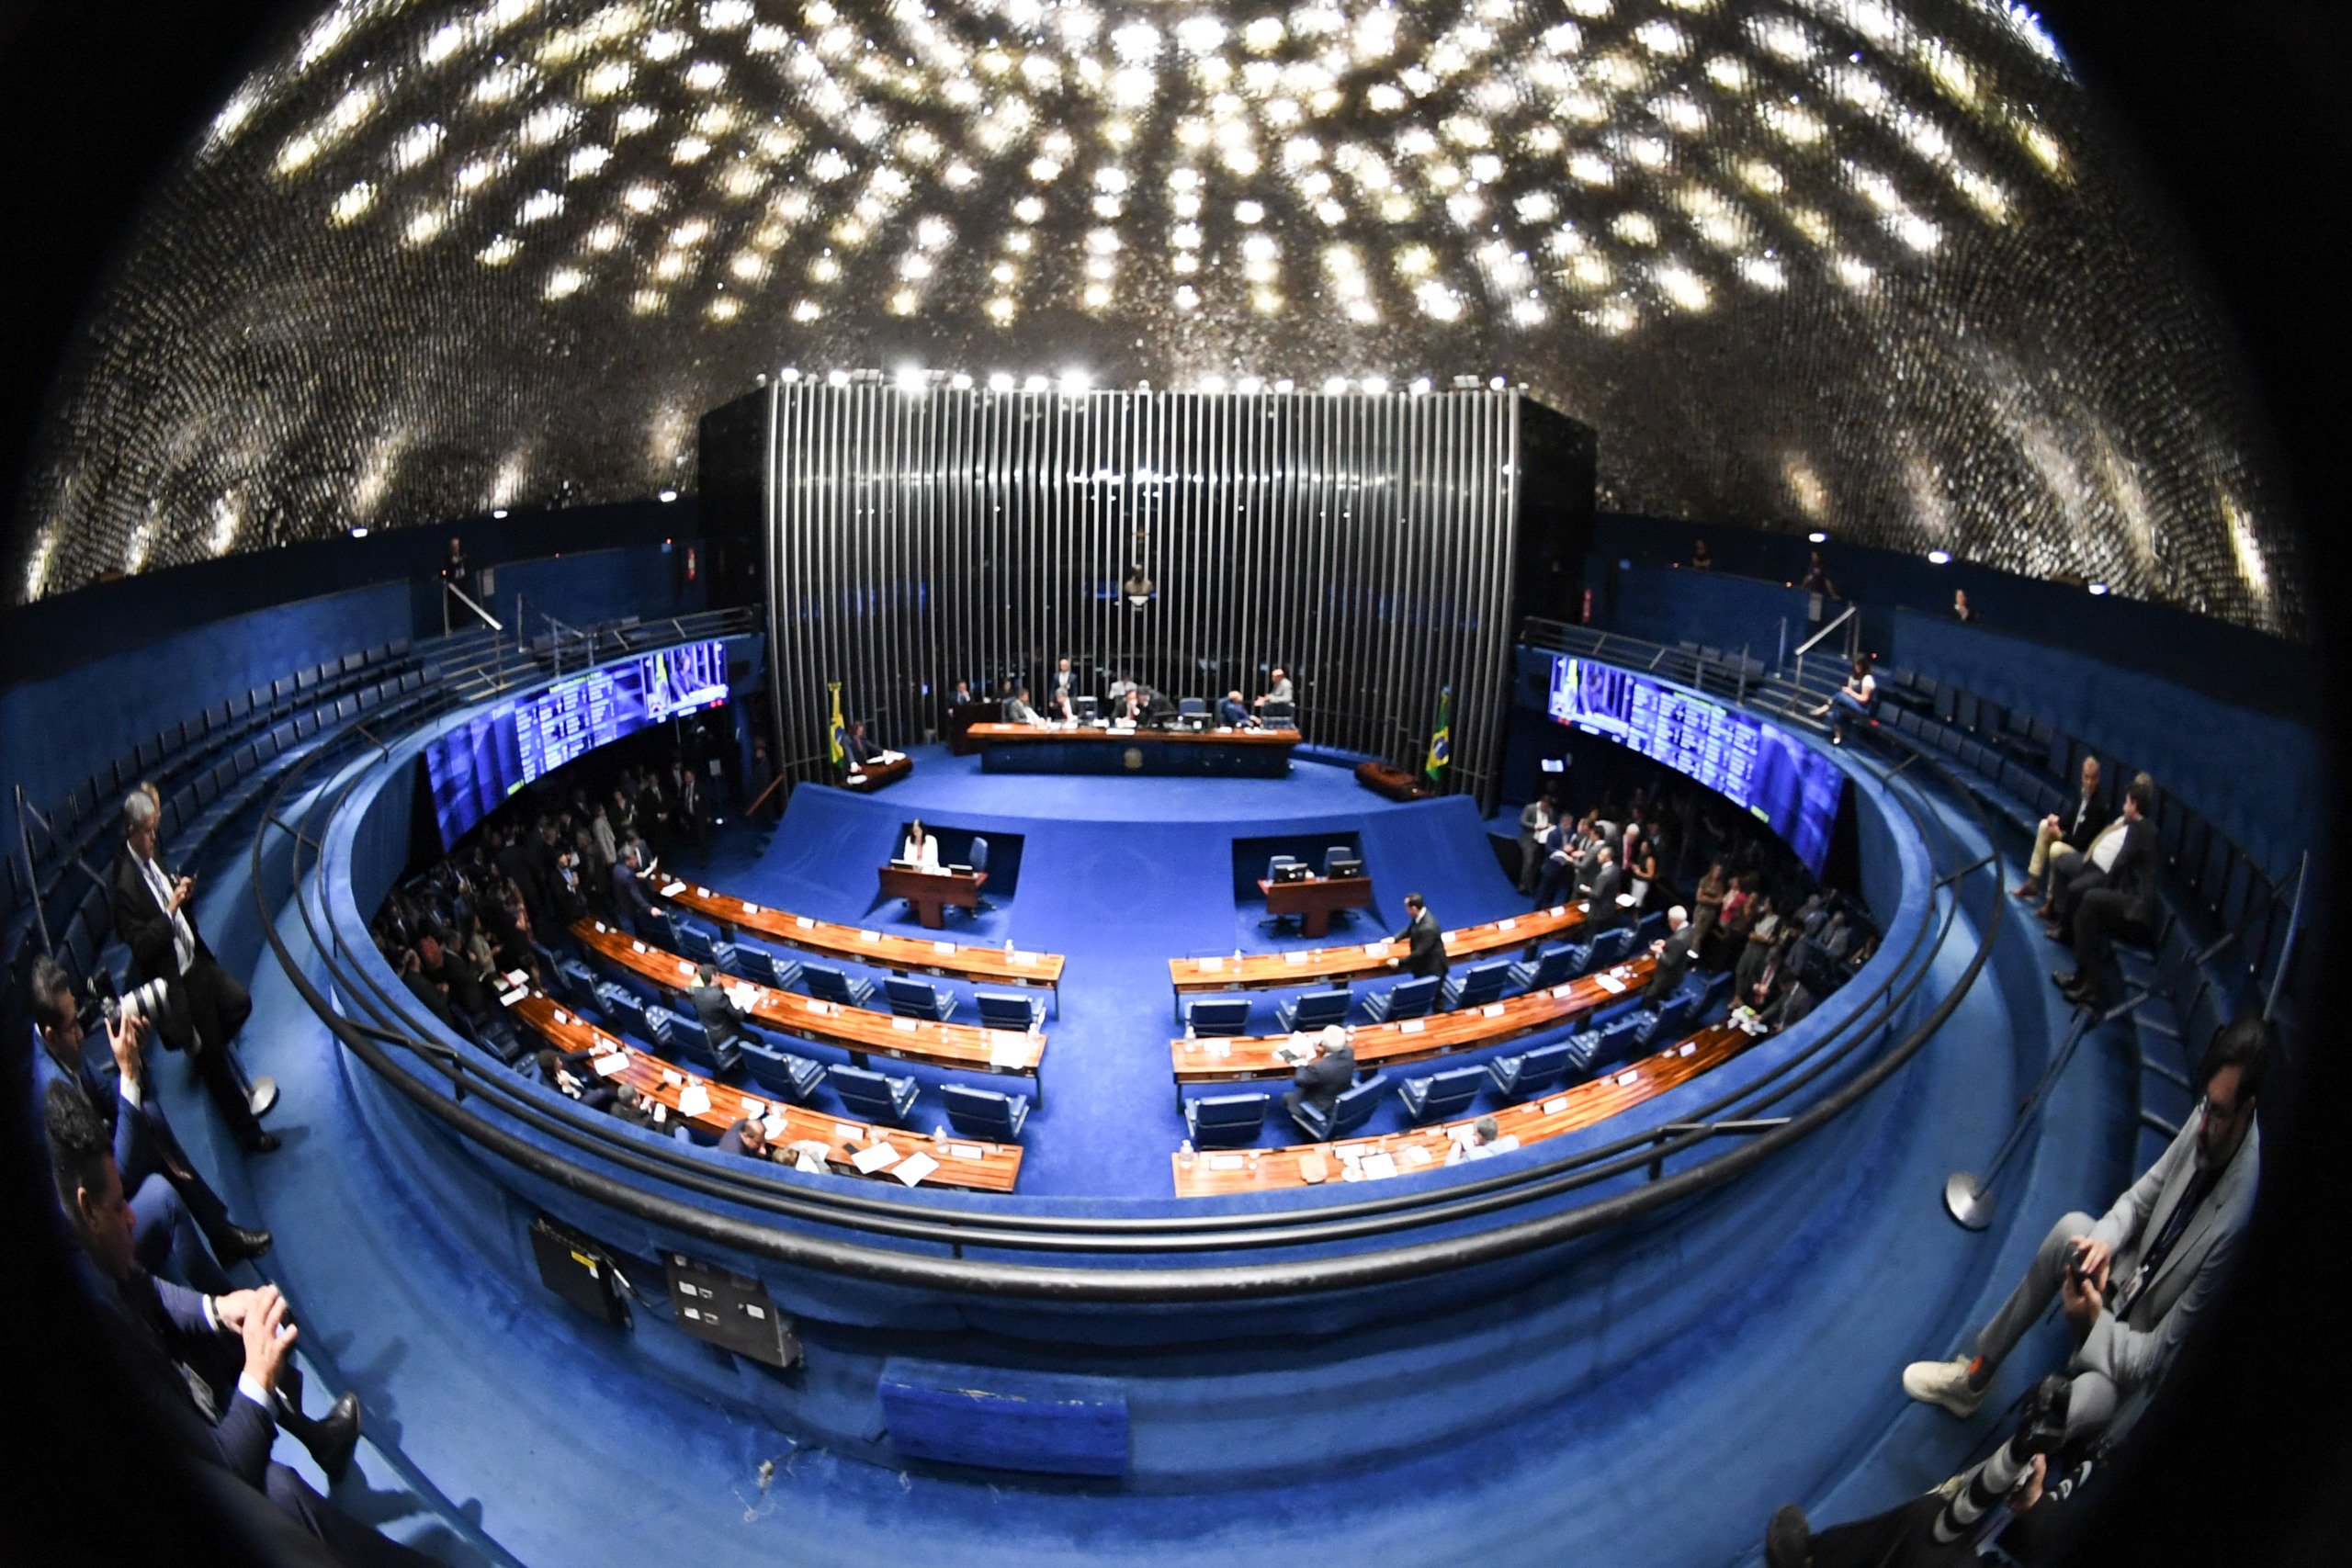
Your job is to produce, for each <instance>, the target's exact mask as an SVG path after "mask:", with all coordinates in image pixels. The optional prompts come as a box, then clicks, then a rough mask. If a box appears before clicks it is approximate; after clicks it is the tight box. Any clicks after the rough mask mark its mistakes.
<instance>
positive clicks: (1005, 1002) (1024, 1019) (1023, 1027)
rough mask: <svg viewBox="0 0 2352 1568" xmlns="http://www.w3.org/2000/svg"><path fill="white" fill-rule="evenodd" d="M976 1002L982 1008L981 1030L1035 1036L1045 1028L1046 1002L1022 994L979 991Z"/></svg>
mask: <svg viewBox="0 0 2352 1568" xmlns="http://www.w3.org/2000/svg"><path fill="white" fill-rule="evenodd" d="M972 999H973V1000H974V1001H975V1002H977V1003H978V1004H979V1009H980V1027H981V1028H983V1029H1010V1030H1014V1031H1017V1032H1021V1033H1023V1034H1034V1033H1035V1032H1037V1031H1038V1030H1039V1029H1042V1028H1043V1027H1045V1022H1046V998H1043V997H1032V996H1027V995H1023V994H1021V993H1018V992H1006V991H975V992H973V993H972Z"/></svg>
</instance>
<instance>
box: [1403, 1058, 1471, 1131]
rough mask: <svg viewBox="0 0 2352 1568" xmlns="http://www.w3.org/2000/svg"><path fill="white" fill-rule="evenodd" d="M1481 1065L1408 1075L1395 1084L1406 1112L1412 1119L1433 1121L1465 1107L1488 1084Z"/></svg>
mask: <svg viewBox="0 0 2352 1568" xmlns="http://www.w3.org/2000/svg"><path fill="white" fill-rule="evenodd" d="M1486 1087H1487V1069H1486V1068H1484V1067H1448V1068H1447V1069H1446V1070H1445V1071H1443V1072H1442V1073H1430V1074H1428V1075H1427V1076H1425V1077H1417V1078H1407V1079H1405V1080H1404V1082H1402V1083H1400V1084H1398V1085H1397V1099H1398V1100H1401V1101H1403V1103H1404V1106H1405V1114H1406V1115H1408V1116H1409V1117H1411V1118H1412V1119H1413V1120H1414V1121H1415V1122H1436V1121H1441V1120H1442V1119H1443V1118H1445V1117H1448V1116H1452V1115H1453V1114H1454V1113H1455V1112H1456V1111H1462V1110H1464V1109H1465V1108H1467V1107H1468V1105H1469V1103H1470V1102H1471V1101H1472V1100H1476V1099H1477V1098H1478V1091H1479V1090H1480V1089H1485V1088H1486Z"/></svg>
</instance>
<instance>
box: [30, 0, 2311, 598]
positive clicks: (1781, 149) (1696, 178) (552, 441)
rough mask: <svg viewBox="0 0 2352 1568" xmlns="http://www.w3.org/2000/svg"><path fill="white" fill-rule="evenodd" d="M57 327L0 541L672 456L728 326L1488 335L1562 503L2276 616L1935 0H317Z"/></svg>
mask: <svg viewBox="0 0 2352 1568" xmlns="http://www.w3.org/2000/svg"><path fill="white" fill-rule="evenodd" d="M87 343H88V346H87V349H86V352H85V355H83V357H82V358H81V359H80V360H79V361H78V362H77V363H75V364H74V365H72V366H70V367H67V369H66V372H65V377H66V378H65V380H64V382H63V384H62V389H61V393H60V398H59V403H58V411H59V412H58V414H57V418H56V422H55V423H54V424H53V426H52V427H51V430H50V432H49V433H48V435H47V438H46V440H47V445H46V447H45V450H44V457H43V461H42V463H41V465H40V468H38V469H37V471H36V475H35V479H34V481H33V484H32V487H31V490H30V491H29V493H28V495H27V496H26V497H25V499H24V512H23V517H22V527H21V529H20V531H19V535H18V545H17V549H18V557H17V572H16V576H15V580H14V581H15V583H16V587H17V592H18V593H19V594H20V595H24V596H28V597H29V596H38V595H40V594H43V593H51V592H60V591H62V590H64V589H67V588H71V587H73V586H75V585H77V584H79V583H82V582H85V581H89V580H91V579H92V578H94V577H96V576H97V575H98V574H100V573H102V572H105V571H107V570H125V571H137V570H142V569H145V568H151V567H156V566H162V565H167V564H172V563H175V562H180V561H187V560H192V559H197V558H203V557H206V556H212V555H220V554H223V553H227V552H232V551H236V550H245V549H254V548H261V547H267V546H269V545H272V544H277V543H280V542H283V541H286V540H288V539H293V538H300V537H309V536H319V535H324V534H331V533H334V532H337V531H340V530H343V529H345V528H347V527H349V526H351V525H354V524H361V523H364V524H367V525H371V526H377V527H382V526H398V525H409V524H418V523H425V522H431V521H436V520H440V519H444V518H448V517H452V516H459V515H465V514H469V513H477V512H479V511H481V510H483V509H485V508H489V507H493V506H502V505H509V504H561V503H569V502H593V501H605V500H614V499H619V498H624V497H628V496H636V495H642V494H645V493H647V492H649V491H654V490H657V489H660V488H663V487H667V486H672V485H676V486H680V487H690V486H691V484H692V481H693V474H692V458H693V436H694V429H695V418H696V417H697V415H698V414H699V413H700V412H702V411H703V410H704V409H705V408H707V407H708V406H711V405H713V404H715V403H717V402H718V401H721V400H725V399H727V398H729V397H731V396H733V395H735V394H736V393H738V392H740V391H741V389H743V388H744V387H745V386H746V385H748V384H749V382H750V379H751V378H752V375H753V374H754V373H756V372H760V371H763V370H774V369H775V368H778V367H783V366H786V365H792V366H795V367H800V368H803V369H806V370H809V371H812V372H814V371H821V370H827V369H831V368H834V367H867V366H870V367H880V368H883V369H886V370H893V371H895V370H897V369H899V367H905V366H922V367H933V368H938V369H947V370H953V371H957V372H963V373H968V374H970V375H972V376H974V377H976V378H980V379H981V380H982V382H983V384H985V383H986V381H987V379H988V378H990V377H991V376H995V377H1000V378H1016V379H1018V380H1020V381H1025V380H1026V379H1027V378H1030V377H1033V376H1045V377H1051V378H1055V379H1056V380H1057V381H1058V380H1059V379H1060V378H1063V377H1064V376H1065V375H1066V374H1068V373H1070V372H1077V373H1079V374H1080V376H1082V377H1085V378H1091V381H1092V382H1093V384H1095V385H1110V384H1130V383H1133V382H1135V381H1136V380H1138V379H1146V378H1148V380H1149V381H1150V382H1151V383H1152V384H1153V385H1155V386H1160V387H1170V386H1173V387H1187V386H1192V387H1215V386H1217V385H1219V384H1224V385H1228V386H1232V387H1235V388H1242V387H1247V386H1250V385H1253V384H1254V385H1256V386H1257V387H1259V388H1261V389H1263V391H1264V393H1265V395H1268V396H1283V395H1288V396H1326V395H1334V392H1335V390H1336V389H1339V388H1340V386H1341V384H1342V383H1344V384H1345V385H1347V386H1350V387H1362V386H1363V385H1365V384H1366V383H1367V382H1371V381H1377V382H1380V383H1385V384H1386V385H1389V386H1393V387H1406V386H1408V385H1410V384H1411V383H1412V382H1413V381H1415V380H1416V379H1417V378H1432V379H1433V380H1434V382H1435V383H1436V384H1437V385H1439V386H1444V385H1447V384H1449V382H1450V381H1451V378H1453V377H1455V376H1459V375H1475V376H1476V377H1477V378H1479V379H1480V380H1482V381H1483V380H1485V379H1486V378H1489V377H1491V376H1497V375H1499V376H1502V377H1504V378H1508V379H1510V380H1511V381H1515V382H1523V383H1525V384H1526V385H1527V386H1528V388H1529V389H1530V390H1531V391H1532V393H1533V394H1534V395H1535V396H1536V397H1538V398H1540V399H1542V400H1544V401H1546V402H1548V403H1551V404H1553V405H1554V406H1555V407H1558V408H1560V409H1562V410H1564V411H1566V412H1569V413H1572V414H1574V415H1576V416H1577V417H1578V418H1580V419H1583V420H1585V421H1588V422H1589V423H1592V424H1593V425H1595V426H1596V427H1597V428H1598V429H1599V430H1600V433H1601V475H1602V486H1603V497H1602V499H1603V502H1604V504H1608V505H1611V506H1614V507H1618V508H1622V509H1624V510H1629V511H1640V512H1646V513H1658V514H1664V515H1677V516H1690V517H1703V518H1716V519H1727V520H1736V521H1747V522H1754V523H1759V524H1764V525H1772V526H1778V527H1782V528H1790V529H1812V528H1828V529H1831V530H1833V531H1835V532H1836V533H1837V534H1838V535H1839V536H1845V537H1850V538H1855V539H1860V540H1863V541H1866V542H1869V543H1872V544H1878V545H1885V546H1890V547H1896V548H1905V549H1918V550H1927V549H1930V548H1942V549H1948V550H1950V551H1951V552H1952V553H1953V554H1954V555H1956V556H1959V557H1962V558H1969V559H1974V560H1980V561H1984V562H1986V563H1989V564H1992V565H1996V566H2000V567H2004V568H2007V569H2010V570H2018V571H2024V572H2030V573H2034V574H2038V575H2043V576H2063V575H2069V574H2071V575H2073V576H2076V577H2079V578H2081V579H2083V580H2084V581H2101V582H2105V583H2108V584H2110V585H2112V586H2113V587H2114V589H2115V590H2116V591H2118V592H2124V593H2131V594H2137V595H2142V596H2145V597H2151V598H2158V599H2165V600H2170V601H2173V602H2176V603H2179V604H2187V605H2189V606H2191V607H2195V608H2199V609H2203V610H2206V611H2208V612H2211V613H2212V614H2216V615H2226V616H2228V617H2231V618H2233V619H2236V620H2240V621H2245V622H2248V623H2251V624H2256V625H2260V626H2269V627H2272V628H2275V629H2279V630H2283V631H2288V632H2290V633H2300V632H2301V631H2302V630H2303V623H2304V604H2303V600H2302V597H2301V589H2300V587H2299V584H2298V582H2297V574H2296V569H2295V568H2296V563H2295V561H2294V559H2293V557H2292V553H2291V552H2292V544H2291V539H2290V531H2289V529H2288V527H2287V526H2286V525H2285V522H2284V520H2283V519H2281V518H2279V517H2278V516H2276V515H2275V514H2274V508H2275V505H2276V503H2275V502H2274V501H2273V499H2272V495H2271V491H2270V489H2269V488H2268V487H2267V485H2266V482H2265V479H2264V478H2263V476H2262V473H2261V463H2260V461H2259V460H2258V458H2257V457H2256V453H2257V451H2258V449H2259V442H2258V438H2257V437H2256V435H2255V434H2254V433H2252V432H2250V431H2249V430H2248V428H2247V427H2246V422H2245V415H2244V413H2243V412H2242V411H2241V407H2240V403H2239V389H2238V387H2237V384H2236V381H2235V378H2234V373H2233V369H2232V367H2231V364H2230V361H2229V357H2228V354H2227V351H2226V350H2225V349H2224V348H2223V347H2222V343H2221V340H2220V336H2219V333H2218V331H2217V329H2216V327H2215V324H2214V322H2213V320H2212V318H2211V315H2210V313H2209V312H2208V311H2207V310H2205V309H2204V308H2203V307H2202V306H2201V305H2200V304H2199V301H2198V300H2197V299H2196V298H2195V297H2194V294H2193V292H2192V290H2191V289H2190V288H2189V287H2188V283H2187V282H2186V280H2185V278H2184V276H2183V272H2182V269H2181V268H2180V267H2179V266H2178V265H2176V263H2175V262H2174V260H2173V258H2172V254H2171V247H2170V241H2169V237H2168V235H2167V232H2166V231H2165V228H2164V226H2163V224H2162V223H2161V221H2160V220H2158V219H2157V218H2155V217H2154V215H2153V214H2152V213H2151V212H2150V211H2149V210H2148V209H2146V207H2145V206H2144V205H2143V201H2142V199H2141V197H2140V195H2139V192H2138V187H2137V186H2136V185H2135V184H2134V183H2133V181H2132V180H2131V177H2130V176H2129V175H2128V174H2126V173H2123V172H2121V171H2120V170H2119V169H2118V166H2117V164H2116V162H2115V159H2114V157H2113V156H2112V155H2111V153H2110V152H2109V151H2108V150H2107V149H2105V148H2104V147H2103V146H2102V145H2101V143H2100V141H2099V135H2098V130H2097V128H2096V123H2095V120H2094V118H2093V117H2092V116H2091V115H2090V114H2089V113H2088V111H2087V108H2086V105H2085V103H2084V102H2083V96H2082V93H2081V90H2080V89H2079V88H2078V86H2077V85H2075V82H2074V81H2073V79H2072V78H2071V76H2070V74H2069V73H2068V71H2067V68H2066V65H2065V63H2064V59H2063V57H2062V56H2061V54H2060V53H2059V51H2058V50H2057V48H2056V46H2055V45H2054V44H2053V43H2052V40H2051V39H2049V38H2048V37H2046V36H2045V35H2044V34H2043V33H2042V32H2041V29H2040V28H2039V26H2038V24H2036V23H2035V22H2034V21H2033V20H2032V18H2031V17H2030V14H2029V13H2027V12H2025V11H2024V10H2023V9H2022V8H2020V7H2009V6H2001V5H1997V4H1989V3H1985V0H1902V3H1896V0H1776V3H1773V4H1733V3H1731V0H1430V3H1426V4H1410V3H1403V0H1395V3H1390V4H1378V3H1374V0H1309V3H1307V4H1304V5H1299V6H1293V7H1290V8H1283V7H1282V6H1278V5H1273V4H1246V3H1242V4H1237V3H1231V0H1227V3H1226V4H1181V3H1168V4H1160V3H1154V0H1128V3H1126V4H1100V5H1096V4H1061V5H1048V4H1043V3H1041V0H972V3H970V4H967V5H965V6H948V5H944V4H939V5H933V6H925V5H923V4H921V3H920V0H634V3H622V4H610V3H605V0H471V3H469V4H454V5H453V4H433V3H430V0H345V4H342V5H340V6H335V7H334V9H332V10H330V11H328V12H327V13H326V14H325V15H323V16H322V17H320V18H319V19H318V20H317V21H316V22H315V23H314V24H313V25H311V27H310V28H308V29H307V30H306V31H304V32H302V33H301V34H300V36H299V38H297V39H291V40H289V42H288V46H287V47H286V49H285V50H284V51H283V53H282V55H281V57H280V58H278V59H277V60H276V61H275V62H273V63H271V64H269V65H267V66H266V68H264V69H263V70H261V71H260V72H258V73H256V74H255V75H254V76H253V77H252V78H251V79H250V80H249V81H247V82H246V83H244V84H243V86H241V87H240V88H239V90H238V91H237V92H236V94H235V95H234V96H233V97H232V99H231V101H230V102H229V103H228V104H227V105H226V106H225V107H223V108H222V109H221V111H220V114H219V116H218V118H216V119H215V120H214V121H213V123H212V125H211V126H210V128H209V130H208V131H207V132H206V133H205V134H204V135H203V136H202V137H201V138H200V141H199V144H198V145H197V146H195V147H193V148H191V149H190V150H189V152H188V154H187V158H186V160H185V162H184V164H183V165H182V166H181V167H180V168H178V169H177V170H176V171H175V173H174V174H173V175H172V176H171V177H170V178H169V179H168V181H167V182H166V184H165V186H164V188H163V189H162V191H161V192H160V194H159V195H158V196H157V197H156V198H155V200H154V202H153V209H152V211H151V213H150V214H149V215H148V217H147V219H146V220H145V222H144V225H143V228H142V230H141V237H140V241H139V243H138V244H137V245H136V246H135V248H134V251H133V253H132V254H131V255H130V257H129V258H128V260H127V261H126V263H125V265H124V266H123V269H122V272H121V275H120V276H119V279H118V280H117V281H116V283H115V284H114V286H113V287H112V288H111V289H110V291H109V292H108V293H107V296H106V298H105V300H104V302H103V304H102V305H101V307H100V309H99V310H98V312H97V316H96V321H95V322H94V324H93V331H92V333H91V334H90V336H89V338H88V340H87ZM1338 395H1345V394H1344V393H1343V392H1340V393H1339V394H1338Z"/></svg>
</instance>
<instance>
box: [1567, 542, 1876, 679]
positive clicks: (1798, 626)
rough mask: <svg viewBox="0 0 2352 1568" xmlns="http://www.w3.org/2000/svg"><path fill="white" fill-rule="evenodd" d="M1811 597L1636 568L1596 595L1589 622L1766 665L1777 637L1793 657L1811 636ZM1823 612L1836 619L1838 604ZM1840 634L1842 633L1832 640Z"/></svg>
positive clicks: (1773, 586)
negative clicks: (1742, 653)
mask: <svg viewBox="0 0 2352 1568" xmlns="http://www.w3.org/2000/svg"><path fill="white" fill-rule="evenodd" d="M1600 575H1601V574H1600V573H1598V572H1596V573H1595V576H1596V578H1599V577H1600ZM1812 597H1813V596H1812V595H1811V594H1809V593H1804V592H1800V591H1798V590H1797V589H1794V588H1787V587H1783V586H1782V585H1781V584H1780V583H1777V582H1763V581H1758V580H1756V579H1754V578H1749V577H1727V576H1718V575H1716V574H1715V573H1713V572H1706V571H1679V570H1674V569H1673V568H1671V567H1656V568H1645V567H1639V566H1637V567H1634V568H1633V569H1631V570H1620V571H1619V572H1618V573H1617V581H1616V590H1615V592H1614V593H1613V595H1612V594H1606V593H1604V594H1600V595H1596V607H1595V613H1594V620H1595V622H1596V623H1597V624H1598V625H1600V626H1601V627H1602V628H1603V629H1605V630H1609V631H1617V632H1623V633H1624V634H1625V635H1626V636H1628V637H1645V638H1647V639H1648V640H1649V641H1651V642H1662V643H1666V644H1668V645H1672V644H1674V643H1678V642H1695V643H1697V644H1699V645H1700V646H1701V647H1702V648H1714V649H1722V650H1723V651H1724V652H1725V653H1736V652H1738V651H1739V649H1741V648H1742V647H1743V646H1745V647H1746V648H1747V651H1748V653H1749V654H1750V655H1751V656H1752V657H1754V658H1757V659H1760V660H1763V661H1764V662H1765V664H1766V665H1767V666H1770V665H1772V664H1775V663H1777V662H1779V660H1780V656H1781V647H1782V640H1783V638H1785V639H1786V645H1787V649H1788V651H1789V652H1791V653H1793V652H1795V651H1796V649H1797V646H1798V645H1799V644H1800V643H1802V642H1804V639H1805V638H1806V637H1810V636H1812V635H1813V627H1812V626H1810V625H1808V624H1807V622H1806V615H1807V612H1808V606H1809V604H1810V602H1811V600H1812ZM1604 610H1606V611H1607V612H1608V613H1606V614H1605V615H1604V614H1603V611H1604ZM1826 613H1827V614H1828V615H1832V616H1834V615H1837V613H1838V611H1837V607H1836V606H1834V605H1832V606H1830V607H1829V608H1828V609H1827V611H1826ZM1843 636H1844V633H1843V631H1842V630H1841V631H1840V632H1838V634H1837V636H1836V637H1833V638H1832V639H1831V640H1833V641H1836V640H1837V639H1838V637H1843ZM1841 646H1842V644H1841Z"/></svg>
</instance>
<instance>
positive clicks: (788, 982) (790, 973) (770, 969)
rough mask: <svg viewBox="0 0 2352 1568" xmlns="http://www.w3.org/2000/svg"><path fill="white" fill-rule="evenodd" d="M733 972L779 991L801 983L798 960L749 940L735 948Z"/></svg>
mask: <svg viewBox="0 0 2352 1568" xmlns="http://www.w3.org/2000/svg"><path fill="white" fill-rule="evenodd" d="M733 973H735V974H737V975H741V976H742V977H743V978H744V979H746V980H752V981H756V982H757V983H758V984H760V985H763V986H766V987H770V988H771V989H774V990H778V991H788V990H790V989H792V987H795V986H797V985H798V984H799V983H800V964H799V961H798V960H797V959H791V958H784V957H780V956H778V955H777V954H775V953H770V952H769V951H768V950H767V949H766V948H764V947H754V946H752V944H751V943H750V942H743V943H741V944H740V945H738V946H737V947H736V949H735V968H734V971H733Z"/></svg>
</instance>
